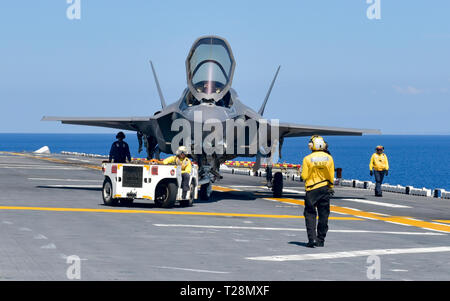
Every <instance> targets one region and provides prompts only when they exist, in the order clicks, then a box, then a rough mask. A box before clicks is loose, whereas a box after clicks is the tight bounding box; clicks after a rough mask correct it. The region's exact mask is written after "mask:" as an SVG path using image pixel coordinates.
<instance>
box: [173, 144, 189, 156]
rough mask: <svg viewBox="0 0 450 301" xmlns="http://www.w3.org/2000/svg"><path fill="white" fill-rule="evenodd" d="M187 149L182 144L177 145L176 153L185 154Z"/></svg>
mask: <svg viewBox="0 0 450 301" xmlns="http://www.w3.org/2000/svg"><path fill="white" fill-rule="evenodd" d="M187 151H188V149H187V147H186V146H184V145H182V146H180V147H178V149H177V152H176V155H177V156H178V155H180V154H182V153H183V154H185V155H186V154H187Z"/></svg>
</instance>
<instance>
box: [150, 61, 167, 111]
mask: <svg viewBox="0 0 450 301" xmlns="http://www.w3.org/2000/svg"><path fill="white" fill-rule="evenodd" d="M150 66H151V67H152V71H153V77H154V78H155V83H156V88H157V89H158V94H159V99H160V100H161V107H162V108H163V109H165V108H166V101H165V100H164V95H163V94H162V91H161V87H160V86H159V81H158V76H156V72H155V68H154V67H153V63H152V61H150Z"/></svg>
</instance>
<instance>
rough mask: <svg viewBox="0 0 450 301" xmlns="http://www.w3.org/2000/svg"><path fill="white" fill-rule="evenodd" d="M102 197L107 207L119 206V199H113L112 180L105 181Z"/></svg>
mask: <svg viewBox="0 0 450 301" xmlns="http://www.w3.org/2000/svg"><path fill="white" fill-rule="evenodd" d="M102 197H103V203H104V204H105V205H106V206H117V204H118V203H119V200H118V199H115V198H113V188H112V183H111V180H110V179H105V180H104V181H103V188H102Z"/></svg>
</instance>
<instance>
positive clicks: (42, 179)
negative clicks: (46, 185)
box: [28, 178, 101, 183]
mask: <svg viewBox="0 0 450 301" xmlns="http://www.w3.org/2000/svg"><path fill="white" fill-rule="evenodd" d="M28 180H32V181H61V182H96V183H101V181H100V180H77V179H47V178H28Z"/></svg>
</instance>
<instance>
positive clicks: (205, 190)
mask: <svg viewBox="0 0 450 301" xmlns="http://www.w3.org/2000/svg"><path fill="white" fill-rule="evenodd" d="M211 192H212V184H211V183H207V184H203V185H202V186H200V200H202V201H207V200H209V197H210V196H211Z"/></svg>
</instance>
